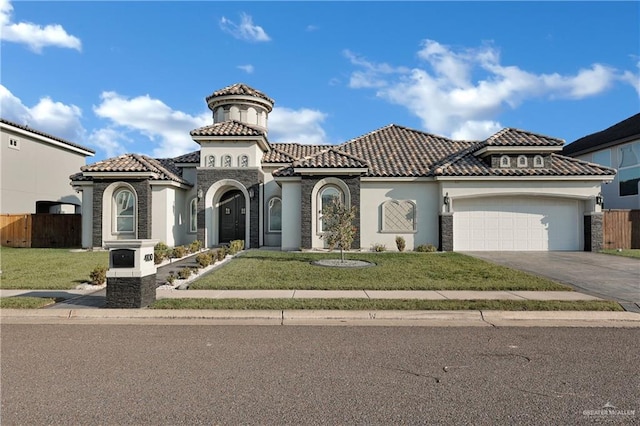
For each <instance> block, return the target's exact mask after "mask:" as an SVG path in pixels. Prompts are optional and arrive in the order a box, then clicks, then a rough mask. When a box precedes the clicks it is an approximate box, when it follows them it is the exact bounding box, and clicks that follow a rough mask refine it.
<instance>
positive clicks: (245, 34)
mask: <svg viewBox="0 0 640 426" xmlns="http://www.w3.org/2000/svg"><path fill="white" fill-rule="evenodd" d="M220 28H221V29H222V31H224V32H227V33H229V34H231V35H232V36H234V37H235V38H237V39H239V40H245V41H252V42H260V41H269V40H271V37H269V35H268V34H267V33H266V32H265V30H264V29H262V27H261V26H259V25H254V24H253V18H252V17H251V16H249V15H247V14H246V13H242V14H240V23H239V24H236V23H235V22H233V21H232V20H230V19H228V18H226V17H224V16H223V17H222V18H220Z"/></svg>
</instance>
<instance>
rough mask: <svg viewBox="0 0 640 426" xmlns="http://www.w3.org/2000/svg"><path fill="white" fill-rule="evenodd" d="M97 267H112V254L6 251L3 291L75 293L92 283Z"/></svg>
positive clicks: (0, 260) (1, 255) (1, 261)
mask: <svg viewBox="0 0 640 426" xmlns="http://www.w3.org/2000/svg"><path fill="white" fill-rule="evenodd" d="M97 265H104V266H108V265H109V253H108V252H106V251H95V252H91V251H89V252H71V251H70V250H69V249H40V248H12V247H2V248H1V249H0V269H2V275H0V288H3V289H22V288H28V289H39V290H41V289H55V290H58V289H72V288H75V287H76V286H77V285H78V284H82V283H83V282H86V281H89V273H90V272H91V270H93V268H95V267H96V266H97Z"/></svg>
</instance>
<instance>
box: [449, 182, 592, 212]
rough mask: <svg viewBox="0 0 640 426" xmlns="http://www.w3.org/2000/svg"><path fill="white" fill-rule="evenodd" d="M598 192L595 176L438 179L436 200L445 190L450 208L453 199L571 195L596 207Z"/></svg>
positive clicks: (587, 209) (588, 209)
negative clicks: (557, 179)
mask: <svg viewBox="0 0 640 426" xmlns="http://www.w3.org/2000/svg"><path fill="white" fill-rule="evenodd" d="M599 192H600V181H596V180H579V179H575V180H564V181H554V180H509V181H504V180H491V181H469V180H458V181H449V180H448V181H440V193H439V196H438V197H439V202H440V204H441V208H442V202H441V200H442V198H443V197H444V196H445V194H448V195H449V198H450V199H451V204H450V211H453V212H455V208H456V199H458V198H474V197H491V196H505V195H510V196H520V195H525V196H531V197H535V196H541V197H558V198H572V199H578V200H582V201H583V206H584V211H585V212H593V211H599V210H600V209H599V207H598V206H596V204H595V197H596V195H598V193H599Z"/></svg>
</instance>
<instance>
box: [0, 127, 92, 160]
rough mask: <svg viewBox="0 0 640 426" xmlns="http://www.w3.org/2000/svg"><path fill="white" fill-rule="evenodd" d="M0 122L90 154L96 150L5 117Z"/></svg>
mask: <svg viewBox="0 0 640 426" xmlns="http://www.w3.org/2000/svg"><path fill="white" fill-rule="evenodd" d="M0 122H2V123H4V124H8V125H9V126H13V127H17V128H18V129H22V130H26V131H28V132H31V133H33V134H35V135H40V136H44V137H45V138H49V139H53V140H54V141H58V142H62V143H63V144H65V145H69V146H72V147H74V148H79V149H82V150H84V151H88V152H90V153H92V154H95V153H96V152H95V151H94V150H93V149H91V148H87V147H86V146H82V145H78V144H77V143H73V142H69V141H68V140H65V139H62V138H59V137H57V136H53V135H50V134H48V133H45V132H41V131H39V130H35V129H32V128H31V127H29V126H24V125H22V124H18V123H14V122H13V121H9V120H6V119H4V118H0Z"/></svg>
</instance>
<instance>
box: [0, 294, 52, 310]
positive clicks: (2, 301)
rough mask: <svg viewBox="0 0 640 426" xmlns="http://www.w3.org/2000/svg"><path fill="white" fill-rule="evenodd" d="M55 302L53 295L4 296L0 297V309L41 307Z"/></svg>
mask: <svg viewBox="0 0 640 426" xmlns="http://www.w3.org/2000/svg"><path fill="white" fill-rule="evenodd" d="M55 302H56V300H55V299H54V298H51V297H24V296H16V297H3V298H0V309H40V308H44V307H45V306H49V305H52V304H54V303H55Z"/></svg>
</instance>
